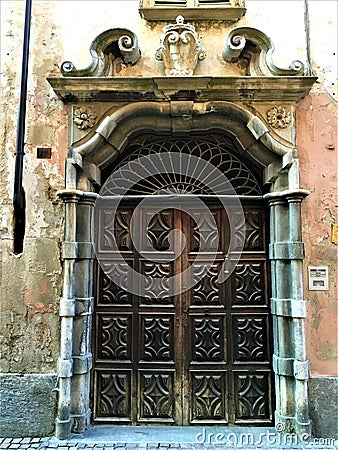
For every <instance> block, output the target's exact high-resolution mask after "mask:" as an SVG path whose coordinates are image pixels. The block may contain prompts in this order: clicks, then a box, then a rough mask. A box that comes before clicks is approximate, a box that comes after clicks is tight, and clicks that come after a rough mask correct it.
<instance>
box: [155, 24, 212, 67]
mask: <svg viewBox="0 0 338 450" xmlns="http://www.w3.org/2000/svg"><path fill="white" fill-rule="evenodd" d="M160 42H161V46H160V48H158V49H157V51H156V54H155V58H156V59H157V60H158V61H163V63H164V69H165V74H166V75H167V76H190V75H193V73H194V70H195V67H196V65H197V62H198V61H199V60H202V59H205V57H206V52H205V49H204V48H203V47H202V46H201V45H200V40H199V37H198V35H197V33H196V31H195V27H194V26H192V25H191V24H190V23H184V17H183V16H177V17H176V23H175V24H170V25H167V26H166V27H164V28H163V34H162V35H161V40H160Z"/></svg>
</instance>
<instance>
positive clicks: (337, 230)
mask: <svg viewBox="0 0 338 450" xmlns="http://www.w3.org/2000/svg"><path fill="white" fill-rule="evenodd" d="M331 240H332V243H333V244H338V224H337V223H333V224H332V225H331Z"/></svg>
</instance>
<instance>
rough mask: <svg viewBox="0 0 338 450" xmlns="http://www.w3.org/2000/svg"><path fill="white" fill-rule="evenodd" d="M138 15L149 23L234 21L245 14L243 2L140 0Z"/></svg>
mask: <svg viewBox="0 0 338 450" xmlns="http://www.w3.org/2000/svg"><path fill="white" fill-rule="evenodd" d="M139 11H140V15H141V17H142V18H143V19H146V20H150V21H167V20H174V19H175V18H176V17H177V16H178V15H182V16H184V18H185V19H186V20H228V21H232V22H234V21H236V20H238V19H240V18H241V17H242V16H243V15H244V14H245V11H246V9H245V0H140V9H139Z"/></svg>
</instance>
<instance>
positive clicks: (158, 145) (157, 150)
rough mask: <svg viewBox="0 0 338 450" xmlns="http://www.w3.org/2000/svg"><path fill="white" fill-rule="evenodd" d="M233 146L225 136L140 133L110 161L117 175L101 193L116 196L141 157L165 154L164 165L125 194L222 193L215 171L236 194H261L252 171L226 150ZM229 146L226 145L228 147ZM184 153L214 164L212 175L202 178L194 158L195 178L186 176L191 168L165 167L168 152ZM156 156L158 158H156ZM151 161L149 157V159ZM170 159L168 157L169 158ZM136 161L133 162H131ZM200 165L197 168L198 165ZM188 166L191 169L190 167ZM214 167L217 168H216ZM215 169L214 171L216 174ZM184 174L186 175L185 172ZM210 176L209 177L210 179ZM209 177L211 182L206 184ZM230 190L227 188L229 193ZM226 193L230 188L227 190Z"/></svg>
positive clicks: (123, 189)
mask: <svg viewBox="0 0 338 450" xmlns="http://www.w3.org/2000/svg"><path fill="white" fill-rule="evenodd" d="M230 146H231V147H232V148H233V145H232V143H231V141H230V139H227V138H226V137H224V138H223V137H218V136H217V137H215V136H211V138H210V139H209V138H208V139H203V138H182V139H174V138H170V137H168V138H163V137H162V138H159V137H154V136H140V137H138V138H136V139H135V140H133V141H132V142H131V143H130V144H129V146H128V149H127V150H126V152H127V155H126V156H125V153H124V155H122V157H120V158H119V159H118V160H116V162H115V163H114V168H113V170H111V166H110V167H109V169H110V170H109V172H110V173H111V172H112V171H113V172H114V173H115V172H116V171H118V176H114V179H113V180H110V182H109V183H108V184H107V183H106V185H105V195H120V194H121V193H122V192H123V193H125V188H124V186H125V185H126V180H132V179H135V170H137V164H138V160H139V159H140V158H142V157H147V156H148V157H151V155H155V154H156V155H158V157H157V164H158V161H159V160H160V161H161V158H163V159H164V155H166V158H165V159H166V164H159V167H153V169H152V170H149V173H150V174H151V175H149V176H148V177H144V178H143V179H142V180H139V181H138V182H137V183H136V184H134V186H133V187H132V188H131V189H130V190H129V192H128V195H154V194H156V195H161V194H173V193H176V194H191V195H213V194H215V192H218V193H222V194H226V193H227V192H224V191H222V186H220V185H219V184H218V183H217V178H219V171H220V172H221V173H222V174H224V175H225V176H226V178H227V179H228V180H229V182H230V183H231V185H232V188H233V189H234V190H235V191H236V194H237V195H255V196H256V195H262V190H261V188H260V183H259V182H258V180H257V178H256V176H255V175H254V174H253V172H252V171H251V170H250V169H249V168H248V167H247V166H246V164H245V163H244V162H243V161H241V160H240V158H239V157H238V156H236V155H234V152H231V151H230V150H229V147H230ZM231 147H230V148H231ZM182 153H184V154H187V155H193V156H194V157H197V158H198V159H200V160H204V161H207V162H208V163H210V164H211V165H212V166H214V167H215V170H214V177H213V174H210V173H209V174H208V175H207V178H206V179H205V180H204V179H203V173H202V171H203V170H204V169H203V168H204V167H205V163H204V162H203V164H202V163H201V164H199V163H198V162H197V165H196V158H194V160H193V164H194V165H195V166H194V171H193V172H194V174H196V177H192V176H189V175H186V174H187V173H190V174H191V172H192V171H191V170H188V168H187V170H186V171H184V170H183V173H182V172H181V173H177V171H175V170H174V168H173V170H171V169H170V168H169V169H168V163H167V161H168V154H169V155H171V154H182ZM158 158H159V159H158ZM149 160H150V161H151V158H149ZM169 160H170V157H169ZM135 164H136V165H135ZM199 166H200V167H199ZM190 169H191V168H190ZM217 169H218V170H217ZM216 172H217V173H216ZM185 173H186V174H185ZM212 178H213V179H212ZM211 179H212V183H210V181H211ZM233 189H231V191H232V192H233ZM229 192H230V191H229Z"/></svg>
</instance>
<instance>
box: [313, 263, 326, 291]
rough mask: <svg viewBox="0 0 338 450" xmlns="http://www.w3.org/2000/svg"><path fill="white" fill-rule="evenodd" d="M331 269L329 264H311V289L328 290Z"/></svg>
mask: <svg viewBox="0 0 338 450" xmlns="http://www.w3.org/2000/svg"><path fill="white" fill-rule="evenodd" d="M328 289H329V271H328V267H327V266H309V291H328Z"/></svg>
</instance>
